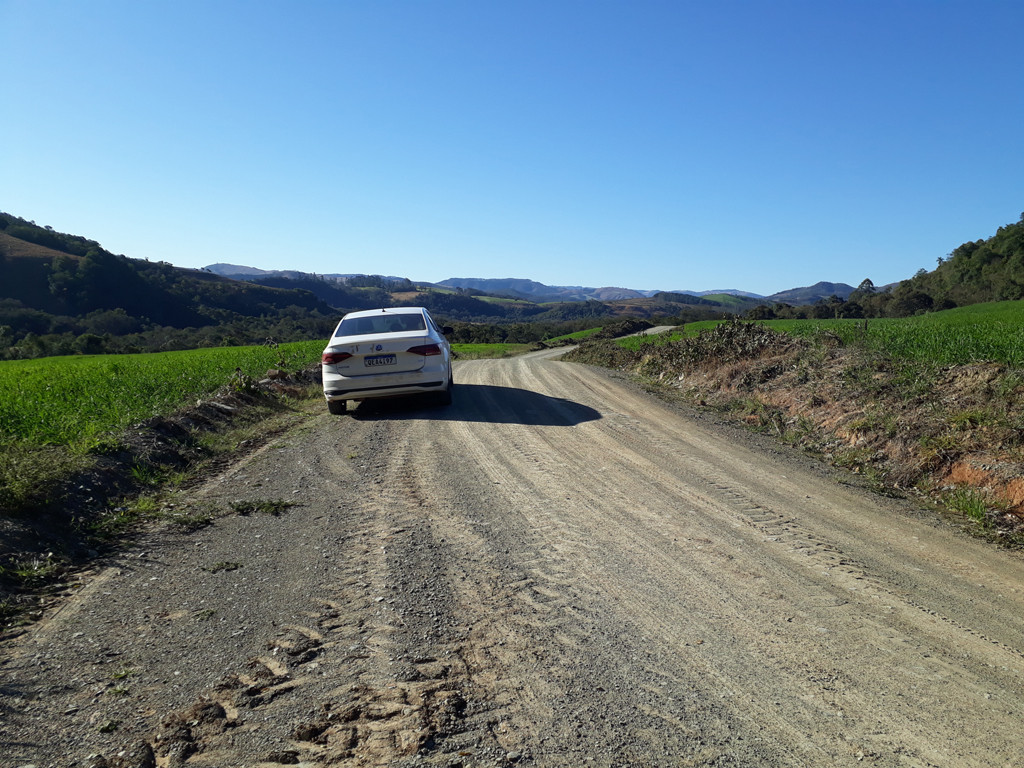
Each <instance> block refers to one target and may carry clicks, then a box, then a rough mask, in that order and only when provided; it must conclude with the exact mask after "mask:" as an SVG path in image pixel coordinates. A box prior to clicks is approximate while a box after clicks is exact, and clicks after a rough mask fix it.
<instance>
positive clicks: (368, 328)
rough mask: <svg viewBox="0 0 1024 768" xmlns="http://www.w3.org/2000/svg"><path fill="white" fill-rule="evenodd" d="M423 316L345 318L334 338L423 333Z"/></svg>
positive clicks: (425, 327) (424, 327)
mask: <svg viewBox="0 0 1024 768" xmlns="http://www.w3.org/2000/svg"><path fill="white" fill-rule="evenodd" d="M426 329H427V326H426V325H425V324H424V322H423V315H420V314H409V315H385V314H380V315H370V316H363V317H346V318H345V319H344V320H342V321H341V324H340V325H338V330H337V331H336V332H335V334H334V338H338V337H339V336H364V335H366V334H368V333H400V332H402V331H425V330H426Z"/></svg>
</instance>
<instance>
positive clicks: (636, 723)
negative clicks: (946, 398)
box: [0, 356, 1024, 768]
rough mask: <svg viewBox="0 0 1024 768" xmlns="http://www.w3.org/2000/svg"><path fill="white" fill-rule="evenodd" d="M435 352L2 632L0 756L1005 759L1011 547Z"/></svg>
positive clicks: (1022, 574) (1013, 743)
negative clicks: (269, 506)
mask: <svg viewBox="0 0 1024 768" xmlns="http://www.w3.org/2000/svg"><path fill="white" fill-rule="evenodd" d="M455 374H456V390H455V403H454V405H452V406H450V407H448V408H438V407H433V406H429V405H425V404H419V403H416V404H411V403H408V402H405V403H397V402H392V403H387V404H382V405H373V404H370V403H365V404H362V405H360V407H359V408H358V409H356V410H355V411H354V412H352V413H350V414H349V415H348V416H343V417H331V416H329V415H328V414H327V413H326V410H325V412H324V413H323V414H321V415H318V416H315V417H312V418H310V420H309V421H308V422H306V423H305V424H304V425H302V426H301V427H299V428H297V429H296V430H293V431H292V432H290V433H288V434H286V435H284V436H283V437H281V438H278V439H277V440H275V441H274V442H272V443H271V444H269V445H268V446H266V447H264V448H263V449H261V450H260V451H259V452H258V453H256V454H254V455H252V456H250V457H249V458H247V459H246V460H244V461H242V462H240V463H238V464H236V465H234V466H232V467H231V468H230V469H228V470H227V471H226V472H224V473H223V474H221V475H219V476H217V477H215V478H211V479H210V480H209V481H208V482H207V483H206V484H205V485H204V486H202V487H201V488H198V489H196V490H195V491H193V492H192V494H191V498H190V499H189V501H188V503H193V504H205V505H210V506H215V507H216V508H218V509H221V510H224V514H223V515H222V516H220V517H218V518H217V519H216V521H215V522H214V524H213V525H211V526H209V527H206V528H203V529H201V530H199V531H196V532H193V533H182V532H174V531H171V530H168V529H165V528H155V529H153V530H152V531H149V532H148V533H147V534H146V535H145V536H144V537H143V539H142V541H141V542H140V544H139V545H138V546H137V547H134V548H132V549H131V550H129V551H125V552H123V553H121V554H120V555H119V556H117V557H116V558H114V559H112V560H110V561H108V562H104V563H102V564H101V565H99V566H97V568H96V569H95V570H94V571H93V572H91V573H88V574H85V575H84V576H83V577H82V579H81V581H80V584H81V586H79V587H69V588H68V592H69V596H68V597H67V599H66V600H65V601H64V602H63V604H62V605H61V607H60V608H59V609H57V610H55V611H53V612H51V613H50V614H49V615H47V616H46V617H45V618H44V620H43V621H41V622H39V623H38V624H36V625H34V626H33V627H32V628H31V629H30V630H29V631H28V632H26V633H25V634H23V635H22V636H20V637H17V638H14V639H13V640H8V641H7V642H5V643H4V644H3V646H0V654H2V655H0V662H2V666H0V765H2V766H4V768H6V766H24V765H35V766H39V767H40V768H41V767H42V766H49V765H53V766H70V765H75V766H93V767H94V768H99V767H100V766H104V765H107V766H110V768H115V767H117V766H150V765H160V766H180V765H188V766H219V767H221V768H224V767H228V766H276V765H282V764H286V765H287V764H291V765H296V764H298V765H310V766H326V765H344V766H416V765H441V766H465V767H466V768H469V767H470V766H510V765H524V766H525V765H531V766H587V765H595V766H857V765H874V766H893V767H896V766H900V767H904V766H905V767H912V766H913V767H918V766H920V767H921V768H923V767H925V766H949V767H950V768H953V767H954V766H955V767H957V768H969V767H971V766H977V767H978V768H982V767H984V768H992V766H1019V765H1021V764H1022V762H1024V731H1022V728H1021V722H1022V717H1024V658H1022V653H1021V649H1022V647H1024V645H1022V640H1024V560H1022V558H1020V557H1019V556H1017V555H1014V554H1012V553H1006V552H1002V551H998V550H995V549H994V548H992V547H991V546H989V545H986V544H983V543H981V542H978V541H975V540H972V539H970V538H967V537H965V536H963V535H961V534H959V533H957V532H956V531H954V530H952V529H951V528H949V527H947V526H945V525H943V524H942V523H939V522H937V521H935V520H934V519H933V516H932V515H929V514H924V513H921V512H919V511H916V510H915V509H914V508H913V507H912V506H911V505H909V504H907V503H904V502H899V501H894V500H888V499H882V498H879V497H875V496H872V495H870V494H868V493H866V492H864V491H862V490H859V489H858V488H856V487H854V486H853V485H850V484H848V483H842V482H840V481H841V479H842V478H841V476H837V475H834V474H831V473H829V472H828V471H826V470H825V469H823V468H821V467H819V466H817V465H815V464H813V463H812V462H810V461H809V460H806V459H804V458H802V457H801V456H799V455H796V453H795V452H793V451H791V449H789V448H785V447H781V446H777V445H774V444H772V443H770V442H769V441H767V440H762V439H761V438H759V437H758V436H752V435H747V434H745V433H743V432H739V431H736V430H733V429H731V428H729V427H726V426H723V425H720V424H717V423H716V422H715V421H714V419H713V418H711V417H709V416H702V415H701V414H699V413H697V412H694V411H690V410H687V409H685V408H683V407H680V406H675V405H670V404H666V403H664V402H662V401H660V400H658V399H657V398H655V397H653V396H651V395H648V394H646V393H644V392H642V391H641V390H639V389H638V388H637V387H636V386H634V385H633V384H631V383H630V382H628V381H626V380H624V379H622V378H620V377H617V376H615V375H613V374H609V373H607V372H603V371H598V370H593V369H590V368H587V367H583V366H578V365H573V364H569V363H562V362H558V361H554V360H550V359H545V358H544V357H543V356H538V357H523V358H516V359H511V360H479V361H467V362H463V363H459V364H458V365H457V366H456V369H455ZM261 499H263V500H287V501H291V502H296V506H292V507H290V508H288V509H287V510H285V511H284V512H283V513H282V514H280V515H278V516H274V515H269V514H258V513H252V514H249V515H239V514H230V513H228V509H229V505H230V503H231V502H234V501H237V500H261Z"/></svg>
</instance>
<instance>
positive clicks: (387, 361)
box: [364, 355, 398, 368]
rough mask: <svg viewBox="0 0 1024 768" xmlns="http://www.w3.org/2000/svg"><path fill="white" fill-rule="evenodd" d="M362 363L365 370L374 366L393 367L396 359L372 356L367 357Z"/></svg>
mask: <svg viewBox="0 0 1024 768" xmlns="http://www.w3.org/2000/svg"><path fill="white" fill-rule="evenodd" d="M364 362H365V363H366V367H367V368H371V367H373V366H375V365H394V364H395V363H397V362H398V359H397V358H396V357H395V356H394V355H373V356H372V357H367V358H366V359H365V360H364Z"/></svg>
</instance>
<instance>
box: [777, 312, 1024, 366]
mask: <svg viewBox="0 0 1024 768" xmlns="http://www.w3.org/2000/svg"><path fill="white" fill-rule="evenodd" d="M766 325H768V326H770V327H772V328H776V329H778V330H781V331H786V332H787V333H791V334H794V335H806V334H810V333H817V332H819V331H820V330H824V331H831V332H832V333H835V334H836V335H837V336H839V338H841V339H842V340H843V342H845V343H847V344H861V345H863V346H865V347H868V348H869V349H873V350H875V351H878V352H884V353H885V354H888V355H891V356H893V357H897V358H902V359H905V360H915V361H920V362H930V363H935V364H938V365H963V364H966V363H976V362H983V361H991V362H998V363H1005V364H1007V365H1010V366H1013V367H1015V368H1022V367H1024V301H1001V302H995V303H991V304H974V305H972V306H969V307H958V308H957V309H947V310H944V311H942V312H932V313H929V314H925V315H917V316H915V317H908V318H901V319H895V318H885V319H877V320H868V323H867V328H866V329H865V327H864V321H863V320H813V321H812V320H769V321H767V323H766Z"/></svg>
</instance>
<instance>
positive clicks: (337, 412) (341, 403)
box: [327, 400, 348, 416]
mask: <svg viewBox="0 0 1024 768" xmlns="http://www.w3.org/2000/svg"><path fill="white" fill-rule="evenodd" d="M327 410H328V411H329V412H330V414H331V415H332V416H342V415H344V413H345V412H346V411H347V410H348V401H347V400H328V401H327Z"/></svg>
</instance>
